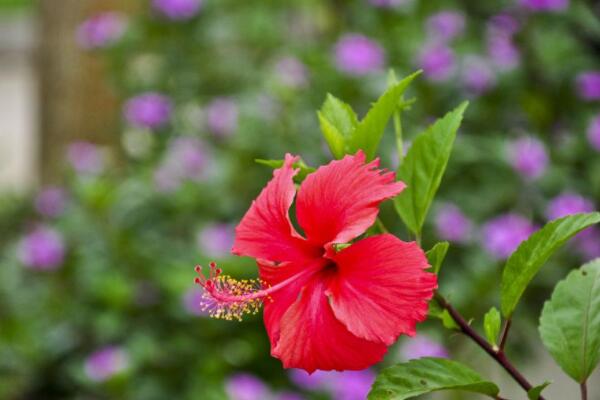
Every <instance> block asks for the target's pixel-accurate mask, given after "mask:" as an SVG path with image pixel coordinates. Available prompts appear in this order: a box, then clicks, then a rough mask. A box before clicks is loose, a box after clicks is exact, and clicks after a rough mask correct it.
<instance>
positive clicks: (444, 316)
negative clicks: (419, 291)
mask: <svg viewBox="0 0 600 400" xmlns="http://www.w3.org/2000/svg"><path fill="white" fill-rule="evenodd" d="M428 315H429V317H433V318H437V319H439V320H440V321H442V325H443V326H444V328H446V329H450V330H453V331H459V330H460V326H458V324H457V323H456V321H454V318H452V316H451V315H450V313H449V312H448V310H446V309H444V308H442V307H440V305H439V304H438V302H437V301H436V300H435V299H434V300H431V301H430V302H429V311H428Z"/></svg>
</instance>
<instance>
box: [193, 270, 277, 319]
mask: <svg viewBox="0 0 600 400" xmlns="http://www.w3.org/2000/svg"><path fill="white" fill-rule="evenodd" d="M209 267H210V268H209V275H208V278H207V277H206V276H205V275H204V274H203V273H202V267H201V266H200V265H197V266H196V267H195V271H196V273H197V274H198V277H196V279H195V280H194V282H195V283H196V284H197V285H200V286H201V287H202V289H203V293H202V300H201V302H200V308H201V309H202V311H205V312H207V313H208V315H210V316H211V317H213V318H217V319H225V320H228V321H231V320H234V319H236V320H238V321H241V320H242V316H243V315H244V314H256V313H258V311H259V310H260V307H261V305H262V303H263V301H264V300H265V299H270V297H269V290H268V289H266V290H265V287H266V286H268V284H267V283H266V282H264V281H262V280H260V279H234V278H232V277H230V276H228V275H222V272H223V271H222V270H221V269H220V268H217V264H216V263H214V262H211V263H210V264H209Z"/></svg>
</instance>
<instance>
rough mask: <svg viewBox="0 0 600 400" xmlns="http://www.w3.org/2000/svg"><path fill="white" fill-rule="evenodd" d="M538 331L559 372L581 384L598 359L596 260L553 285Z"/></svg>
mask: <svg viewBox="0 0 600 400" xmlns="http://www.w3.org/2000/svg"><path fill="white" fill-rule="evenodd" d="M539 329H540V335H541V336H542V341H543V342H544V345H545V346H546V348H547V349H548V351H550V354H552V357H554V360H556V362H557V363H558V365H560V367H561V368H562V369H563V371H565V372H566V373H567V374H568V375H569V376H570V377H571V378H573V379H575V380H576V381H577V382H584V381H585V380H586V379H587V378H588V377H589V376H590V374H591V373H592V371H593V370H594V368H596V366H597V365H598V361H599V360H600V259H596V260H594V261H592V262H590V263H588V264H586V265H584V266H583V267H581V268H580V269H577V270H575V271H572V272H571V273H570V274H569V275H568V276H567V278H566V279H565V280H563V281H560V282H559V283H558V284H557V285H556V288H555V289H554V292H553V293H552V297H551V298H550V300H548V301H547V302H546V303H545V304H544V309H543V310H542V316H541V318H540V328H539Z"/></svg>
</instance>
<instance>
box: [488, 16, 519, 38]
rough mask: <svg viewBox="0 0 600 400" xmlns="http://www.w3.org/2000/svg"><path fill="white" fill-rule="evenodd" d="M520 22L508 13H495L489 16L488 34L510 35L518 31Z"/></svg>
mask: <svg viewBox="0 0 600 400" xmlns="http://www.w3.org/2000/svg"><path fill="white" fill-rule="evenodd" d="M520 29H521V24H519V21H517V19H516V18H515V17H513V16H512V15H509V14H497V15H494V16H493V17H491V18H490V20H489V22H488V23H487V34H488V36H503V37H508V38H510V37H512V36H513V35H514V34H516V33H517V32H519V30H520Z"/></svg>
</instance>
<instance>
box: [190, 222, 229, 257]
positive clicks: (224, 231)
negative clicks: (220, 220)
mask: <svg viewBox="0 0 600 400" xmlns="http://www.w3.org/2000/svg"><path fill="white" fill-rule="evenodd" d="M234 235H235V233H234V229H233V226H231V225H229V224H212V225H208V226H207V227H205V228H204V229H202V230H201V231H200V232H199V233H198V240H197V242H198V246H199V247H200V249H201V250H202V252H203V253H204V254H205V255H207V256H209V257H211V258H222V257H225V256H227V255H229V253H230V252H231V247H232V246H233V239H234Z"/></svg>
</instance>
